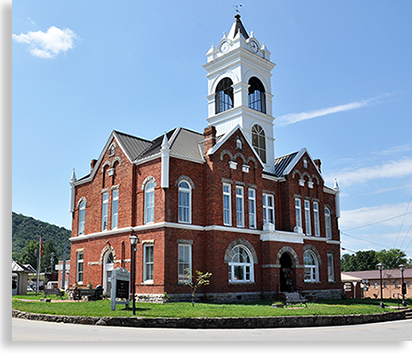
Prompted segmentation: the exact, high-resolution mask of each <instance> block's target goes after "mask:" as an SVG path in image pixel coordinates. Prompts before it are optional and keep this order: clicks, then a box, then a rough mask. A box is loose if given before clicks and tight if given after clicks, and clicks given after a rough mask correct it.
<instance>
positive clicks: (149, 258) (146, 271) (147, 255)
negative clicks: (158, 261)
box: [143, 244, 153, 283]
mask: <svg viewBox="0 0 412 353" xmlns="http://www.w3.org/2000/svg"><path fill="white" fill-rule="evenodd" d="M143 264H144V265H143V281H144V282H145V283H153V244H145V245H144V247H143Z"/></svg>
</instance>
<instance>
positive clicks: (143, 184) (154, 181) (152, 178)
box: [142, 175, 157, 190]
mask: <svg viewBox="0 0 412 353" xmlns="http://www.w3.org/2000/svg"><path fill="white" fill-rule="evenodd" d="M149 181H151V182H153V184H154V187H156V186H157V183H156V179H155V178H154V177H153V176H151V175H149V176H148V177H147V178H146V179H145V180H144V181H143V183H142V190H144V189H145V187H146V184H147V183H148V182H149Z"/></svg>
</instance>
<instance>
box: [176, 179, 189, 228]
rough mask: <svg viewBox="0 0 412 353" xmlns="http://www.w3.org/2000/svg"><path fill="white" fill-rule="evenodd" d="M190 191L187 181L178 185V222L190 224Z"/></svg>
mask: <svg viewBox="0 0 412 353" xmlns="http://www.w3.org/2000/svg"><path fill="white" fill-rule="evenodd" d="M190 196H191V189H190V185H189V183H188V182H187V181H181V182H180V183H179V222H181V223H190V222H191V219H190V218H191V214H190V213H191V212H190V209H191V197H190Z"/></svg>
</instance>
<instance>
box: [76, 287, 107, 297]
mask: <svg viewBox="0 0 412 353" xmlns="http://www.w3.org/2000/svg"><path fill="white" fill-rule="evenodd" d="M98 287H99V288H95V289H89V288H86V289H85V288H79V289H77V290H75V291H74V300H80V299H81V298H82V297H89V299H90V300H99V299H102V295H103V288H102V287H101V286H98Z"/></svg>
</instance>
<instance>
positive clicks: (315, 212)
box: [313, 201, 320, 237]
mask: <svg viewBox="0 0 412 353" xmlns="http://www.w3.org/2000/svg"><path fill="white" fill-rule="evenodd" d="M313 222H314V227H315V236H316V237H320V224H319V203H318V202H316V201H315V202H314V203H313Z"/></svg>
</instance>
